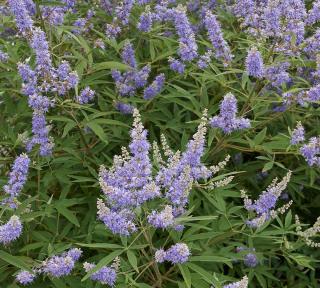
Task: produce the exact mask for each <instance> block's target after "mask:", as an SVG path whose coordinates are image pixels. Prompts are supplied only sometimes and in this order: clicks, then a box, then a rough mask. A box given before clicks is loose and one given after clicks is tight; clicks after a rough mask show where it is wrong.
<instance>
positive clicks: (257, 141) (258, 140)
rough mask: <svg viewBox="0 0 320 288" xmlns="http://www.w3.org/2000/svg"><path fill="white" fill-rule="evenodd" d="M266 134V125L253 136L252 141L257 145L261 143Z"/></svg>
mask: <svg viewBox="0 0 320 288" xmlns="http://www.w3.org/2000/svg"><path fill="white" fill-rule="evenodd" d="M266 134H267V127H265V128H264V129H263V130H261V131H260V132H259V133H258V134H257V135H256V137H254V139H253V142H254V144H256V145H259V144H261V143H262V141H263V140H264V138H265V137H266Z"/></svg>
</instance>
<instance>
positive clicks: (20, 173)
mask: <svg viewBox="0 0 320 288" xmlns="http://www.w3.org/2000/svg"><path fill="white" fill-rule="evenodd" d="M29 165H30V158H29V157H28V155H27V154H24V153H23V154H21V155H19V156H18V157H17V158H16V159H15V160H14V163H13V165H12V169H11V171H10V173H9V181H8V184H6V185H5V186H4V187H3V190H4V191H5V192H6V193H7V194H9V195H10V197H17V196H18V195H19V194H20V192H21V190H22V188H23V186H24V184H25V183H26V181H27V176H28V171H29Z"/></svg>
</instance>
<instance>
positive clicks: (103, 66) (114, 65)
mask: <svg viewBox="0 0 320 288" xmlns="http://www.w3.org/2000/svg"><path fill="white" fill-rule="evenodd" d="M113 69H117V70H120V71H126V70H128V69H129V66H128V65H126V64H123V63H121V62H115V61H107V62H101V63H97V64H95V65H93V66H92V70H93V71H99V70H113Z"/></svg>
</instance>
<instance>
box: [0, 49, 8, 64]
mask: <svg viewBox="0 0 320 288" xmlns="http://www.w3.org/2000/svg"><path fill="white" fill-rule="evenodd" d="M8 59H9V55H8V53H5V52H3V51H1V50H0V62H2V63H5V62H8Z"/></svg>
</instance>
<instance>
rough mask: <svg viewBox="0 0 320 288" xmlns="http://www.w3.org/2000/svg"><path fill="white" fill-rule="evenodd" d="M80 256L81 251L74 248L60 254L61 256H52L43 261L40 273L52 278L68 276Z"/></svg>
mask: <svg viewBox="0 0 320 288" xmlns="http://www.w3.org/2000/svg"><path fill="white" fill-rule="evenodd" d="M81 254H82V251H81V249H79V248H75V249H70V250H69V251H68V252H64V253H62V254H61V256H52V257H51V258H49V259H47V260H45V261H43V263H42V267H41V272H43V273H45V274H47V275H49V276H51V277H54V278H60V277H62V276H66V275H69V274H70V273H71V271H72V270H73V268H74V265H75V262H76V261H77V260H79V258H80V256H81Z"/></svg>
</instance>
